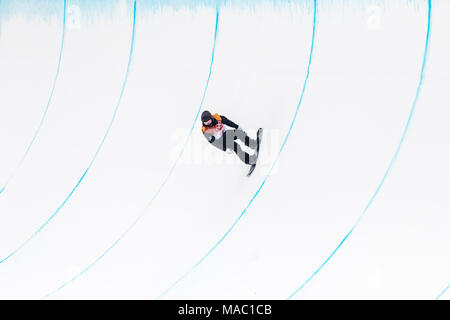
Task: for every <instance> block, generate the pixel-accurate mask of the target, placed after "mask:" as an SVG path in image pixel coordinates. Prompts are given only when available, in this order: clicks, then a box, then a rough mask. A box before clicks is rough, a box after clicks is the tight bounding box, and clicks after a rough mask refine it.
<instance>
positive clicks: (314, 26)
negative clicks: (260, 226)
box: [156, 0, 317, 299]
mask: <svg viewBox="0 0 450 320" xmlns="http://www.w3.org/2000/svg"><path fill="white" fill-rule="evenodd" d="M316 2H317V1H316V0H314V20H313V27H312V38H311V49H310V52H309V60H308V68H307V71H306V77H305V82H304V83H303V88H302V91H301V95H300V99H299V102H298V105H297V108H296V110H295V114H294V117H293V118H292V121H291V125H290V127H289V130H288V132H287V133H286V136H285V138H284V141H283V143H282V145H281V148H280V150H279V152H278V154H277V156H276V158H275V160H274V161H273V163H272V166H271V167H270V169H269V172H268V173H267V175H266V176H265V177H264V180H263V181H262V183H261V185H260V186H259V188H258V190H257V191H256V193H255V194H254V195H253V197H252V198H251V200H250V202H249V203H248V204H247V206H246V207H245V208H244V210H243V211H242V213H241V214H240V215H239V216H238V217H237V219H236V220H235V221H234V222H233V224H232V225H231V226H230V227H229V228H228V230H227V231H226V232H225V234H224V235H223V236H222V237H221V238H220V239H219V241H217V242H216V244H215V245H214V246H213V247H212V248H211V249H210V250H209V251H208V252H207V253H206V254H205V255H204V256H203V257H202V258H201V259H200V260H199V261H198V262H197V263H196V264H195V265H194V266H193V267H191V268H190V269H189V270H188V271H187V272H185V273H184V274H183V275H182V276H181V277H180V278H178V279H177V280H176V281H175V282H174V283H173V284H172V285H171V286H170V287H169V288H167V289H166V290H165V291H164V292H163V293H162V294H160V295H159V296H158V297H157V298H156V299H160V298H161V297H163V296H164V295H166V294H167V293H169V291H171V290H172V289H173V288H174V287H175V286H176V285H177V284H178V283H180V282H181V281H182V280H183V279H185V278H186V277H187V276H188V275H189V274H191V273H192V272H193V271H194V270H195V269H196V268H197V267H198V266H199V265H200V264H201V263H202V262H203V261H204V260H205V259H206V258H207V257H208V256H209V255H210V254H211V253H212V252H213V251H214V250H215V249H216V248H217V247H218V246H219V245H220V244H221V243H222V242H223V241H224V240H225V238H226V237H227V236H228V235H229V234H230V232H231V231H232V230H233V228H234V227H235V226H236V224H237V223H238V222H239V220H241V218H242V217H243V216H244V214H245V212H246V211H247V209H248V208H249V207H250V205H251V204H252V203H253V200H255V198H256V197H257V195H258V194H259V192H260V191H261V189H262V187H263V186H264V184H265V183H266V181H267V179H268V178H269V176H270V174H271V173H272V170H273V168H274V167H275V165H276V164H277V162H278V159H279V157H280V154H281V152H282V151H283V149H284V146H285V145H286V142H287V140H288V138H289V136H290V134H291V132H292V128H293V126H294V123H295V120H296V118H297V115H298V112H299V110H300V106H301V104H302V101H303V96H304V94H305V90H306V85H307V83H308V79H309V73H310V69H311V61H312V56H313V50H314V40H315V34H316V15H317V3H316Z"/></svg>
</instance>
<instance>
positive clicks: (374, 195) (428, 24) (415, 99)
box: [287, 0, 431, 300]
mask: <svg viewBox="0 0 450 320" xmlns="http://www.w3.org/2000/svg"><path fill="white" fill-rule="evenodd" d="M430 31H431V0H428V22H427V36H426V40H425V51H424V55H423V60H422V68H421V70H420V78H419V84H418V86H417V90H416V95H415V97H414V101H413V104H412V107H411V111H410V113H409V116H408V121H407V122H406V125H405V128H404V130H403V134H402V137H401V139H400V142H399V144H398V146H397V149H396V150H395V153H394V156H393V157H392V159H391V162H390V163H389V166H388V167H387V169H386V172H385V173H384V175H383V178H382V179H381V181H380V183H379V185H378V187H377V188H376V190H375V192H374V194H373V195H372V197H371V198H370V200H369V202H368V203H367V205H366V206H365V208H364V210H363V211H362V213H361V215H360V216H359V217H358V219H357V220H356V223H355V224H354V225H353V226H352V227H351V229H350V231H349V232H348V233H347V234H346V235H345V237H344V238H343V239H342V240H341V242H340V243H339V244H338V246H337V247H336V248H335V249H334V250H333V252H331V254H330V255H329V256H328V257H327V258H326V259H325V261H324V262H323V263H322V264H321V265H320V266H319V268H317V269H316V270H315V271H314V272H313V274H312V275H311V276H310V277H309V278H308V279H306V281H305V282H304V283H303V284H302V285H301V286H300V287H298V288H297V289H296V290H295V291H294V292H293V293H292V294H291V295H290V296H289V297H288V298H287V299H288V300H289V299H291V298H292V297H294V296H295V295H296V294H297V293H298V292H299V291H300V290H301V289H302V288H303V287H304V286H305V285H306V284H307V283H308V282H310V281H311V279H312V278H313V277H314V276H315V275H316V274H317V273H318V272H319V271H320V270H321V269H322V268H323V267H324V266H325V265H326V264H327V263H328V261H329V260H330V259H331V258H332V257H333V256H334V254H335V253H336V252H337V251H338V250H339V248H341V246H342V245H343V244H344V242H345V241H346V240H347V238H348V237H349V236H350V235H351V234H352V232H353V230H355V228H356V227H357V226H358V224H359V223H360V221H361V219H362V218H363V216H364V215H365V213H366V212H367V210H368V209H369V207H370V206H371V205H372V203H373V201H374V200H375V198H376V197H377V195H378V193H379V191H380V190H381V187H382V186H383V184H384V182H385V180H386V178H387V177H388V175H389V173H390V172H391V169H392V167H393V166H394V163H395V161H396V160H397V157H398V154H399V152H400V149H401V148H402V146H403V142H404V141H405V138H406V134H407V133H408V129H409V127H410V123H411V120H412V117H413V115H414V111H415V109H416V104H417V101H418V100H419V95H420V92H421V89H422V83H423V78H424V72H425V66H426V62H427V56H428V47H429V43H430Z"/></svg>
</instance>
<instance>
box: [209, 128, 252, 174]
mask: <svg viewBox="0 0 450 320" xmlns="http://www.w3.org/2000/svg"><path fill="white" fill-rule="evenodd" d="M237 139H239V140H241V141H242V142H243V143H244V144H245V146H247V147H248V148H250V149H252V150H254V153H253V154H249V153H247V152H245V151H244V150H242V148H241V146H240V145H239V143H237V142H236V140H237ZM213 144H214V145H215V146H216V147H218V148H219V149H222V150H223V151H227V150H233V151H234V152H235V153H236V154H237V156H238V157H239V159H241V161H242V162H244V163H245V164H248V165H252V164H255V163H256V159H257V158H258V154H257V152H256V150H257V148H258V142H257V141H256V140H255V139H252V138H250V137H249V136H248V135H247V133H246V132H245V131H244V130H242V129H232V130H227V131H225V133H224V134H223V135H222V137H221V138H220V139H217V140H216V141H214V143H213Z"/></svg>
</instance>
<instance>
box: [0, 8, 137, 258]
mask: <svg viewBox="0 0 450 320" xmlns="http://www.w3.org/2000/svg"><path fill="white" fill-rule="evenodd" d="M135 29H136V0H135V1H134V9H133V31H132V35H131V46H130V55H129V58H128V66H127V70H126V73H125V78H124V81H123V84H122V89H121V91H120V95H119V100H118V102H117V105H116V107H115V109H114V113H113V116H112V118H111V121H110V123H109V126H108V128H107V130H106V132H105V135H104V136H103V138H102V140H101V142H100V145H99V146H98V148H97V151H96V152H95V154H94V157H93V158H92V159H91V162H90V163H89V165H88V167H87V169H86V170H85V171H84V173H83V175H82V176H81V178H80V179H79V180H78V182H77V184H76V185H75V186H74V188H73V189H72V191H71V192H70V193H69V195H68V196H67V197H66V198H65V199H64V201H63V202H62V203H61V205H60V206H59V207H58V209H57V210H56V211H55V212H54V213H53V214H52V215H51V216H50V217H49V218H48V219H47V220H46V221H45V222H44V223H43V224H42V225H41V226H40V227H39V228H38V229H37V230H36V231H35V232H34V233H33V234H32V235H31V236H30V237H29V238H28V239H27V240H25V241H24V242H23V243H22V244H21V245H20V246H19V247H18V248H16V249H15V250H14V251H12V252H11V253H10V254H9V255H8V256H6V257H5V258H3V259H2V260H0V263H3V262H5V261H6V260H8V259H9V258H10V257H11V256H13V255H14V254H16V253H17V252H18V251H19V250H21V249H22V248H23V247H24V246H25V245H26V244H27V243H28V242H30V241H31V240H32V239H33V238H34V237H35V236H36V235H37V234H38V233H39V232H40V231H41V230H42V229H43V228H44V227H45V226H46V225H47V224H48V223H49V222H50V221H51V220H52V219H53V218H54V217H55V216H56V215H57V214H58V213H59V212H60V211H61V209H62V208H63V207H64V205H65V204H66V203H67V201H69V199H70V197H72V195H73V193H74V192H75V190H76V189H77V188H78V186H79V185H80V184H81V182H82V181H83V180H84V178H85V177H86V174H87V173H88V171H89V169H90V168H91V167H92V165H93V164H94V162H95V160H96V159H97V156H98V154H99V153H100V150H101V149H102V147H103V145H104V143H105V141H106V138H107V137H108V134H109V132H110V130H111V128H112V125H113V123H114V120H115V118H116V116H117V112H118V110H119V106H120V103H121V101H122V97H123V94H124V92H125V87H126V84H127V80H128V74H129V71H130V66H131V61H132V57H133V49H134V38H135Z"/></svg>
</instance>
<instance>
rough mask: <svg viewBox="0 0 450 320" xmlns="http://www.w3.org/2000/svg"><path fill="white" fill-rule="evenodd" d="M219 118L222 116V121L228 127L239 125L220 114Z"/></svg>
mask: <svg viewBox="0 0 450 320" xmlns="http://www.w3.org/2000/svg"><path fill="white" fill-rule="evenodd" d="M220 118H222V123H223V124H224V125H226V126H228V127H231V128H234V129H237V128H239V126H238V125H237V124H236V123H234V122H233V121H231V120H230V119H228V118H227V117H225V116H222V115H221V116H220Z"/></svg>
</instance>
